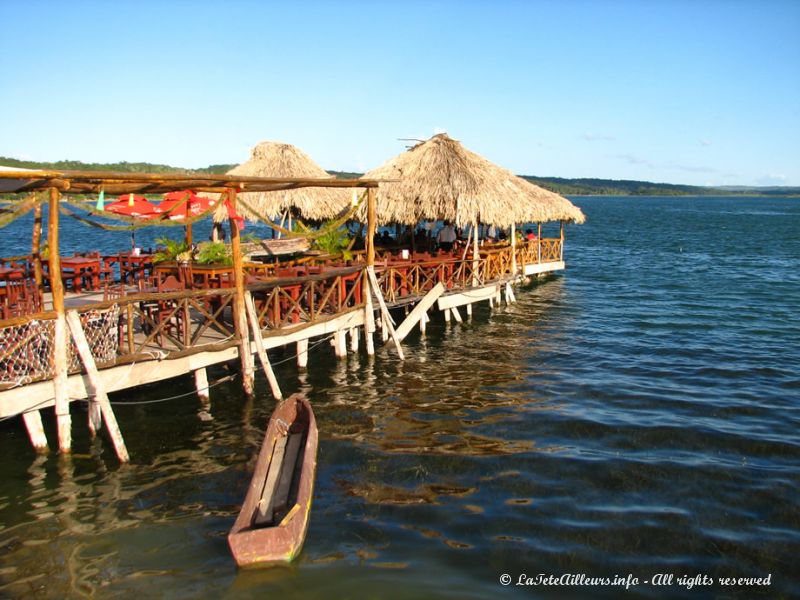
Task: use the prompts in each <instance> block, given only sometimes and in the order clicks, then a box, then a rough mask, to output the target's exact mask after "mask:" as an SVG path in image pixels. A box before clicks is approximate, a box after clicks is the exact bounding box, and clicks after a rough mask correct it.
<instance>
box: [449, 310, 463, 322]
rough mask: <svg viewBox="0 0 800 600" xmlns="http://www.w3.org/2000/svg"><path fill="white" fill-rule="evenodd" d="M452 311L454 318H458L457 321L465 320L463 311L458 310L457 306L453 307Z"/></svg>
mask: <svg viewBox="0 0 800 600" xmlns="http://www.w3.org/2000/svg"><path fill="white" fill-rule="evenodd" d="M450 311H451V312H452V313H453V318H454V319H455V320H456V322H457V323H463V322H464V320H463V319H462V318H461V313H460V312H458V308H457V307H455V306H454V307H453V308H451V309H450Z"/></svg>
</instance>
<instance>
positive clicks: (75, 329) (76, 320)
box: [65, 310, 130, 462]
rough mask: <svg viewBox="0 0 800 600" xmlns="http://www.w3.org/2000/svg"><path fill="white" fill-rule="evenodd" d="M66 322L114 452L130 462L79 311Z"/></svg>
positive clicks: (72, 314)
mask: <svg viewBox="0 0 800 600" xmlns="http://www.w3.org/2000/svg"><path fill="white" fill-rule="evenodd" d="M65 320H66V322H67V325H68V326H69V329H70V331H71V333H72V339H73V340H75V346H76V347H77V348H78V355H79V356H80V357H81V362H83V366H84V368H85V369H86V375H87V378H88V380H89V387H90V393H91V395H92V396H93V397H94V401H95V402H97V404H98V405H99V406H100V411H101V412H102V414H103V419H104V420H105V422H106V429H107V430H108V434H109V436H111V443H112V444H114V450H115V451H116V452H117V458H119V460H120V462H128V461H129V460H130V457H129V456H128V449H127V448H126V447H125V440H123V439H122V432H121V431H120V429H119V425H118V424H117V418H116V417H115V416H114V410H113V409H112V408H111V403H110V402H109V401H108V394H107V393H106V389H105V384H103V378H102V377H101V376H100V372H99V371H98V370H97V365H95V363H94V356H93V355H92V349H91V348H90V347H89V341H88V340H87V339H86V334H85V333H84V331H83V325H81V318H80V317H79V316H78V313H77V311H74V310H71V311H69V312H68V313H67V314H66V317H65Z"/></svg>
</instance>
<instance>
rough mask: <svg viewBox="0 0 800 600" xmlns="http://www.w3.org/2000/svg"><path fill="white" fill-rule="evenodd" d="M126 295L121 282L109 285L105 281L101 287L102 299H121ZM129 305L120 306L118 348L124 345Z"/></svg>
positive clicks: (126, 291) (125, 289)
mask: <svg viewBox="0 0 800 600" xmlns="http://www.w3.org/2000/svg"><path fill="white" fill-rule="evenodd" d="M127 295H128V290H127V288H126V287H125V286H124V285H123V284H119V285H111V284H109V283H108V282H106V284H105V287H103V300H121V299H123V298H125V297H126V296H127ZM129 308H130V305H127V304H126V305H125V306H120V311H119V321H118V323H117V340H118V344H119V348H123V347H124V346H125V341H126V340H125V337H126V334H127V332H128V323H129V320H130V315H129Z"/></svg>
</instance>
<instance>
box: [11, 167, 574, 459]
mask: <svg viewBox="0 0 800 600" xmlns="http://www.w3.org/2000/svg"><path fill="white" fill-rule="evenodd" d="M20 177H22V176H20ZM192 178H193V179H192V180H191V181H187V180H186V176H149V175H148V176H139V175H136V176H134V175H131V174H117V175H111V176H109V174H107V173H103V174H96V173H95V174H91V173H90V174H87V173H64V172H62V173H37V175H36V177H35V178H31V177H30V176H29V177H28V179H26V180H23V182H24V183H23V186H22V189H23V190H34V191H36V190H47V193H48V201H49V217H50V218H49V224H50V227H49V231H48V242H49V248H50V257H49V264H48V268H47V269H42V266H41V256H39V255H38V252H39V246H38V237H37V233H36V232H34V244H33V249H34V250H33V260H34V263H35V265H36V269H35V270H36V274H37V275H36V277H37V279H38V283H39V285H42V284H43V283H47V282H46V281H45V282H43V281H42V279H41V278H42V275H41V274H42V273H43V272H45V271H47V272H48V273H49V274H50V277H49V288H50V293H49V295H48V300H47V301H46V302H45V303H44V304H43V305H41V306H39V307H37V308H36V309H34V310H33V311H32V312H29V313H28V314H24V315H21V316H16V317H12V318H7V319H5V320H0V418H4V417H10V416H14V415H22V417H23V419H24V422H25V425H26V427H27V430H28V433H29V436H30V439H31V442H32V444H33V446H34V447H35V448H37V449H39V450H46V449H47V448H48V442H47V439H46V438H45V435H44V431H43V427H42V419H41V411H42V410H43V409H46V408H49V407H55V414H56V420H57V424H58V446H59V449H60V450H61V451H62V452H69V450H70V447H71V430H72V423H71V418H70V410H69V405H70V403H71V402H73V401H88V403H89V411H88V423H87V426H88V428H89V430H90V432H91V433H92V434H95V433H96V432H97V431H99V430H100V428H101V426H102V423H103V422H104V423H105V424H106V427H107V430H108V433H109V435H110V437H111V440H112V442H113V444H114V447H115V450H116V452H117V456H118V457H119V459H120V460H121V461H126V460H128V453H127V450H126V448H125V444H124V441H123V437H122V432H121V431H120V428H119V426H118V424H117V422H116V419H115V418H114V413H113V410H112V408H111V404H110V403H109V401H108V394H109V393H112V392H118V391H122V390H128V389H132V388H136V387H137V386H141V385H144V384H149V383H153V382H157V381H162V380H165V379H169V378H173V377H177V376H181V375H185V374H187V373H194V375H195V382H196V385H197V392H198V395H199V396H200V397H201V399H203V400H204V401H207V400H208V396H209V393H208V378H207V376H206V373H205V369H206V368H207V367H210V366H212V365H217V364H220V363H227V362H229V361H232V360H238V362H239V364H240V365H241V376H242V381H243V387H244V390H245V391H246V392H247V393H248V394H252V393H254V392H255V390H254V389H253V383H254V371H255V369H256V365H258V368H261V369H263V370H264V371H265V373H266V375H267V380H268V383H269V387H270V392H271V394H272V395H273V396H274V397H276V398H280V397H281V396H282V393H281V390H280V382H279V381H277V380H276V378H275V376H274V374H273V372H272V368H271V365H270V363H269V358H268V355H267V351H268V350H269V349H272V348H277V347H286V346H290V347H293V348H294V349H296V355H297V365H298V368H307V366H308V347H309V344H311V343H315V340H319V339H324V338H325V337H331V338H332V340H333V344H332V345H333V350H334V352H335V353H336V355H337V356H339V357H346V356H347V353H348V351H349V352H358V351H359V347H360V340H363V342H364V344H363V351H364V352H366V353H367V354H373V353H374V351H375V350H374V348H375V339H374V334H375V333H376V332H377V331H378V330H380V332H381V339H382V340H383V342H384V343H387V344H392V347H393V348H394V350H395V351H396V352H397V353H398V354H399V355H400V356H401V357H402V356H403V353H404V351H403V347H402V342H403V339H404V338H405V337H406V336H407V335H408V333H409V332H410V331H411V330H412V329H413V328H414V327H416V326H418V327H420V329H421V330H422V331H424V330H425V326H426V323H427V322H428V321H429V320H430V316H429V314H430V313H432V312H441V313H442V314H443V315H444V317H445V318H446V319H448V320H449V319H450V317H451V316H452V317H453V318H455V319H456V320H458V321H460V320H461V315H460V313H459V310H458V309H459V308H460V307H467V308H468V310H471V305H472V304H474V303H476V302H489V303H490V304H495V303H499V302H500V301H501V299H502V298H503V296H504V297H505V301H506V302H512V301H513V300H514V293H513V288H512V286H513V285H515V284H517V283H519V282H521V281H524V280H525V279H526V277H528V276H531V275H540V274H543V273H548V272H552V271H558V270H561V269H563V268H564V262H563V242H564V238H563V223H562V226H561V236H560V237H559V238H545V239H541V237H539V238H537V239H536V240H533V241H524V242H521V241H517V239H516V234H515V233H514V229H513V227H512V229H511V235H512V240H513V242H512V243H508V244H505V245H497V246H491V247H489V246H486V247H479V246H478V244H477V240H474V242H473V244H472V247H471V248H469V247H467V248H464V249H459V250H457V251H456V252H453V253H439V254H435V255H431V254H422V253H409V254H408V256H407V257H404V256H402V255H393V254H391V253H385V254H381V253H380V252H378V251H376V248H375V246H374V242H373V240H374V238H375V230H376V221H375V218H374V215H375V202H376V199H375V189H376V187H377V185H378V182H377V181H372V180H365V179H361V180H333V181H332V180H326V181H320V180H297V179H295V180H274V179H269V180H267V179H264V178H247V177H243V178H237V179H236V180H229V179H227V178H225V177H220V176H205V177H201V176H196V175H192ZM194 178H196V179H194ZM188 185H191V186H192V187H194V188H195V189H200V190H204V191H216V192H221V193H222V194H223V197H225V198H226V200H227V201H228V202H229V203H230V205H231V206H232V207H233V208H234V209H235V206H236V195H237V191H238V190H240V189H242V188H246V189H248V190H253V189H259V190H274V189H285V188H286V187H289V186H292V187H295V188H297V187H302V186H318V185H319V186H330V185H333V186H337V187H352V188H363V189H365V190H366V194H365V195H366V197H367V209H368V210H367V215H368V219H367V236H366V241H367V248H366V251H365V252H364V253H363V254H362V255H360V257H359V259H358V260H356V261H351V262H350V264H345V263H342V262H339V263H336V262H332V261H327V262H322V263H321V264H312V263H307V264H304V265H302V266H296V267H294V271H293V272H291V273H288V274H287V273H286V272H285V270H284V272H281V273H278V272H273V273H266V271H265V270H264V268H263V265H254V264H247V263H245V262H244V261H243V258H242V252H241V249H240V240H239V233H238V226H237V223H236V221H235V220H234V219H233V218H231V220H230V229H231V233H232V235H231V242H232V243H231V246H232V251H233V263H234V264H233V267H232V268H231V273H232V278H227V279H223V280H218V284H217V285H209V284H208V280H204V283H205V284H204V285H192V279H191V277H192V276H191V275H189V279H188V280H186V279H184V283H183V285H181V287H180V288H179V289H168V288H166V287H164V288H162V287H161V286H159V287H158V288H155V289H154V288H148V287H146V286H141V285H139V286H135V285H132V284H131V285H125V284H124V283H122V284H118V285H114V286H108V287H107V288H106V290H105V293H102V292H95V293H82V294H65V292H64V289H63V284H62V278H61V277H60V276H59V275H58V274H59V273H61V270H60V268H59V255H58V221H59V201H60V197H61V193H62V192H67V193H70V192H73V193H75V192H80V193H89V192H96V191H98V190H99V189H106V190H109V189H113V190H114V191H119V192H121V193H126V192H131V193H132V192H155V193H163V192H164V191H173V190H176V189H183V188H186V187H188ZM467 250H472V252H471V253H470V252H467ZM468 254H470V255H469V256H467V255H468ZM183 275H184V277H185V273H183ZM112 290H113V293H110V291H112ZM399 307H404V308H405V310H404V311H397V310H394V309H397V308H399ZM392 311H394V314H392ZM404 313H405V314H404ZM401 316H403V318H402V320H401ZM395 319H397V322H396V321H395ZM347 336H349V339H350V343H349V348H348V344H347Z"/></svg>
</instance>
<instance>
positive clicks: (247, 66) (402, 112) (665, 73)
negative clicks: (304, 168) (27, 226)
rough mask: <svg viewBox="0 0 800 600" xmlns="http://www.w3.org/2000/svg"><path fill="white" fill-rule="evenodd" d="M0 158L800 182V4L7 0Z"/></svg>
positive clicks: (2, 16) (0, 15)
mask: <svg viewBox="0 0 800 600" xmlns="http://www.w3.org/2000/svg"><path fill="white" fill-rule="evenodd" d="M0 23H2V24H3V27H2V29H3V34H2V36H0V68H1V69H2V73H3V77H2V83H0V86H2V88H0V89H1V91H2V93H0V114H2V115H3V126H2V130H0V131H1V133H0V156H13V157H17V158H26V159H31V160H46V161H50V160H60V159H76V160H83V161H87V162H113V161H118V160H127V161H131V162H135V161H148V162H157V163H167V164H171V165H175V166H183V167H201V166H207V165H209V164H217V163H238V162H243V161H244V160H246V159H247V157H248V156H249V150H250V148H251V147H252V146H254V145H255V144H256V143H257V142H259V141H261V140H279V141H284V142H288V143H291V144H295V145H297V146H299V147H300V148H302V149H303V150H304V151H305V152H307V153H308V154H309V155H310V156H311V157H312V158H313V159H314V160H315V161H316V162H318V163H319V164H320V165H321V166H323V167H324V168H326V169H339V170H349V171H363V170H367V169H370V168H373V167H375V166H378V165H379V164H381V163H383V162H384V161H386V160H387V159H389V158H391V157H393V156H395V155H396V154H398V153H399V152H401V151H403V150H404V148H405V146H406V144H407V143H408V142H403V141H400V138H417V139H425V138H428V137H430V136H431V135H433V134H434V133H436V132H439V131H447V132H448V134H449V135H451V137H454V138H456V139H459V140H461V141H462V142H463V143H464V144H465V145H466V146H467V147H468V148H470V149H471V150H474V151H475V152H478V153H480V154H483V155H484V156H486V157H487V158H489V159H490V160H492V161H494V162H496V163H498V164H501V165H502V166H504V167H507V168H509V169H511V170H513V171H514V172H516V173H519V174H530V175H541V176H557V177H602V178H613V179H643V180H650V181H661V182H669V183H687V184H699V185H707V184H708V185H719V184H736V185H800V150H798V148H799V147H800V143H798V140H800V2H799V1H797V0H785V1H780V0H759V1H755V0H753V1H747V2H745V1H736V0H725V1H723V0H696V1H678V0H649V1H644V0H637V1H625V0H615V1H610V0H609V1H601V0H596V1H590V0H567V1H555V0H553V1H551V2H533V1H531V2H523V1H517V2H512V1H503V0H498V1H496V2H488V1H487V2H469V1H465V2H456V1H441V2H413V1H405V2H389V1H381V0H376V1H373V2H366V1H365V2H355V1H336V2H333V1H331V2H299V1H298V2H281V3H277V2H276V3H272V2H255V1H254V2H244V1H240V0H227V1H225V2H200V1H193V2H190V1H188V0H187V1H179V0H172V1H170V0H162V1H158V2H155V1H149V0H143V1H139V2H126V1H117V2H88V1H81V0H76V1H73V2H55V1H53V2H42V1H37V0H0Z"/></svg>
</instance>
